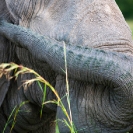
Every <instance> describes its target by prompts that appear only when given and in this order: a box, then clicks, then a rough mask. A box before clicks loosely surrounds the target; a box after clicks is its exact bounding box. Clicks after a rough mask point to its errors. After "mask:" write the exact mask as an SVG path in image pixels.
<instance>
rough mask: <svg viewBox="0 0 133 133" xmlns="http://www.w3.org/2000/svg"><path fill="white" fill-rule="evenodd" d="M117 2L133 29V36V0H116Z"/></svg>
mask: <svg viewBox="0 0 133 133" xmlns="http://www.w3.org/2000/svg"><path fill="white" fill-rule="evenodd" d="M116 3H117V4H118V6H119V8H120V9H121V11H122V13H123V15H124V17H125V19H126V21H127V23H128V24H129V26H130V28H131V30H132V38H133V0H116Z"/></svg>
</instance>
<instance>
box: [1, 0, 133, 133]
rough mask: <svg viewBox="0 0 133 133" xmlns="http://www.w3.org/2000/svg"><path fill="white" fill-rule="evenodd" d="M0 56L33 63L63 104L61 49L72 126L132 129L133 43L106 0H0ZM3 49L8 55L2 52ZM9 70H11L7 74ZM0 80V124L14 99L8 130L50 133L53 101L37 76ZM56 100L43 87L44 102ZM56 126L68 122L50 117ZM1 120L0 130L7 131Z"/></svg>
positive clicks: (81, 131) (103, 131)
mask: <svg viewBox="0 0 133 133" xmlns="http://www.w3.org/2000/svg"><path fill="white" fill-rule="evenodd" d="M1 3H2V4H1V5H0V18H1V19H0V50H1V52H0V57H1V58H0V63H2V62H15V63H17V64H22V65H24V66H26V67H29V68H31V69H34V70H35V71H37V72H38V73H39V74H40V75H41V76H42V77H43V78H45V79H46V80H47V81H48V82H49V83H50V84H51V85H52V86H53V87H54V88H55V90H56V91H57V92H58V94H59V96H60V97H61V98H62V102H63V104H64V105H65V108H66V110H67V111H69V107H68V104H67V99H66V97H64V96H65V95H66V73H64V71H63V70H65V63H64V62H65V61H64V60H65V57H64V50H65V49H66V62H67V71H68V82H69V92H70V105H71V113H72V120H73V123H74V125H75V128H76V130H77V132H78V133H95V132H97V133H126V132H130V131H131V130H132V128H133V117H132V116H133V105H132V103H133V88H132V87H133V85H132V84H133V57H132V56H133V42H132V37H131V30H130V28H129V26H128V25H127V23H126V21H125V19H124V17H123V15H122V13H121V11H120V9H119V8H118V6H117V4H116V2H115V1H114V0H104V1H101V0H76V1H75V0H65V1H64V0H58V1H56V0H1ZM7 53H8V54H7ZM11 74H12V73H11ZM33 77H34V75H32V74H25V75H20V76H19V77H18V79H17V80H15V79H12V80H10V81H9V80H7V79H6V78H5V77H4V76H3V77H1V79H0V117H1V119H0V131H1V132H2V131H3V128H4V125H5V123H6V121H7V119H8V117H9V116H10V114H11V113H12V110H13V109H14V107H15V106H19V105H20V104H21V103H22V102H23V101H27V100H28V101H29V102H28V103H26V104H25V105H23V106H22V107H21V111H19V113H18V114H17V121H16V123H15V126H14V128H13V129H12V133H55V126H56V124H55V120H56V119H65V118H66V117H65V115H64V114H63V112H62V110H61V108H60V107H59V106H56V105H55V104H52V103H50V104H46V105H45V106H44V108H43V115H42V118H41V119H40V115H39V112H40V109H41V104H42V98H43V94H42V91H41V90H40V88H39V86H38V84H37V82H34V83H33V84H32V85H31V86H29V87H27V88H24V87H23V86H21V85H22V81H23V80H27V79H31V78H33ZM53 99H56V97H55V95H54V94H53V92H52V91H51V90H50V89H49V88H48V87H47V96H46V101H48V100H53ZM58 126H59V130H60V132H61V133H69V132H70V131H69V128H68V127H67V126H65V125H64V124H63V123H62V122H60V121H59V122H58ZM11 128H12V127H11V123H10V124H8V126H7V128H6V130H5V133H9V132H10V130H11Z"/></svg>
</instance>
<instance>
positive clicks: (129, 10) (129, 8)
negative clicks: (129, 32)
mask: <svg viewBox="0 0 133 133" xmlns="http://www.w3.org/2000/svg"><path fill="white" fill-rule="evenodd" d="M116 3H117V4H118V6H119V7H120V9H121V11H122V13H123V15H124V17H125V18H126V19H127V18H133V0H116Z"/></svg>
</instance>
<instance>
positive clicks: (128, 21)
mask: <svg viewBox="0 0 133 133" xmlns="http://www.w3.org/2000/svg"><path fill="white" fill-rule="evenodd" d="M127 23H128V25H129V27H130V28H131V31H132V38H133V19H132V20H131V19H130V20H127Z"/></svg>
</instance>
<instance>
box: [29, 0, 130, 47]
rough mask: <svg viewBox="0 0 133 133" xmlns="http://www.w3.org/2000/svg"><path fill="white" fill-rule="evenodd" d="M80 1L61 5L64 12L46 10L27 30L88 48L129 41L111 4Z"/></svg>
mask: <svg viewBox="0 0 133 133" xmlns="http://www.w3.org/2000/svg"><path fill="white" fill-rule="evenodd" d="M83 2H84V3H79V2H77V3H76V2H75V4H72V3H73V2H70V3H64V5H63V6H64V8H63V9H62V8H58V6H57V7H54V6H50V7H48V8H47V10H45V11H42V12H39V13H38V14H37V17H35V18H34V19H32V20H31V21H30V24H29V25H30V29H32V30H34V31H35V32H38V33H40V34H42V35H45V36H49V37H51V38H54V39H56V40H58V41H65V42H66V43H71V44H76V45H86V46H89V47H99V46H101V45H103V43H106V46H107V45H109V43H110V42H109V41H112V42H113V41H116V40H120V39H122V40H128V41H130V42H131V32H130V29H129V27H128V25H127V24H126V22H125V20H124V18H123V16H122V14H121V12H120V10H119V8H118V7H117V5H116V3H115V2H114V1H113V2H110V3H109V1H107V0H106V1H104V2H103V1H102V2H100V1H98V2H97V1H93V2H90V3H89V2H87V1H85V0H84V1H83ZM70 5H71V8H69V7H70ZM117 43H119V42H117ZM114 47H115V45H114Z"/></svg>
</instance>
